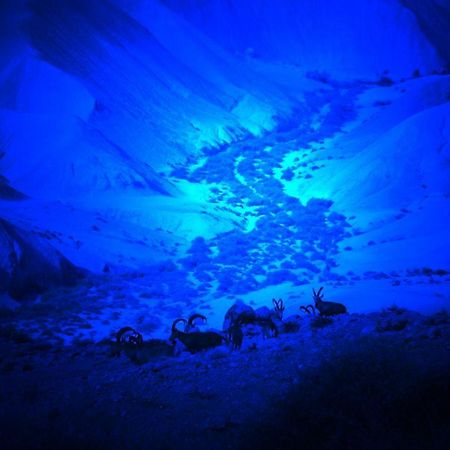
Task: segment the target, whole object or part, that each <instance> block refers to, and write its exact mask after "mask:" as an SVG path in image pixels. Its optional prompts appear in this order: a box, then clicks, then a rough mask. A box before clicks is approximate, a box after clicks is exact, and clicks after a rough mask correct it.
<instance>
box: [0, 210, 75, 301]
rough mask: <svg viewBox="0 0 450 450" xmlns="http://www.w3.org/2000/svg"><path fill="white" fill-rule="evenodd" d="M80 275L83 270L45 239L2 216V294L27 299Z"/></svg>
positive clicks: (0, 254)
mask: <svg viewBox="0 0 450 450" xmlns="http://www.w3.org/2000/svg"><path fill="white" fill-rule="evenodd" d="M81 276H82V272H81V270H80V269H78V268H77V267H76V266H74V265H73V264H72V263H71V262H70V261H69V260H68V259H67V258H65V257H64V256H63V255H62V254H61V253H60V252H58V251H57V250H55V249H54V248H53V247H52V246H51V245H50V244H49V243H48V242H46V241H45V240H44V239H43V238H40V237H39V236H36V235H33V234H32V233H31V232H27V231H25V230H22V229H20V228H18V227H16V226H14V225H13V224H11V223H10V222H8V221H6V220H4V219H1V218H0V293H2V292H3V293H5V292H7V293H8V294H9V295H10V296H11V298H13V299H16V300H25V299H28V298H32V297H34V296H36V295H38V294H41V293H43V292H44V291H45V290H47V289H48V288H50V287H54V286H59V285H67V284H72V283H75V282H76V281H77V280H78V279H79V278H80V277H81Z"/></svg>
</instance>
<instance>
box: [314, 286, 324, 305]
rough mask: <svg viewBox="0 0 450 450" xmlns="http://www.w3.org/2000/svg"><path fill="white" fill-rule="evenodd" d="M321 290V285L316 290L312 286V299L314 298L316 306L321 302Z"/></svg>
mask: <svg viewBox="0 0 450 450" xmlns="http://www.w3.org/2000/svg"><path fill="white" fill-rule="evenodd" d="M322 291H323V286H322V287H321V288H320V289H319V290H318V291H317V292H316V290H315V289H314V288H313V299H314V304H315V305H316V307H317V305H318V304H319V303H320V302H323V294H322Z"/></svg>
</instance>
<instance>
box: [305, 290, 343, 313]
mask: <svg viewBox="0 0 450 450" xmlns="http://www.w3.org/2000/svg"><path fill="white" fill-rule="evenodd" d="M322 291H323V287H321V288H320V289H319V290H318V291H317V292H316V291H315V290H314V288H313V298H314V304H315V305H316V309H317V310H318V311H319V314H320V315H321V316H336V315H338V314H345V313H346V312H347V308H346V307H345V305H343V304H342V303H336V302H326V301H324V300H323V294H322Z"/></svg>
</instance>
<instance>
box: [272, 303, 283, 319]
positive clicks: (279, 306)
mask: <svg viewBox="0 0 450 450" xmlns="http://www.w3.org/2000/svg"><path fill="white" fill-rule="evenodd" d="M272 303H273V310H274V312H275V315H276V316H277V317H278V319H280V320H283V313H284V310H285V307H284V302H283V300H282V299H281V298H280V299H279V300H275V299H274V298H273V299H272Z"/></svg>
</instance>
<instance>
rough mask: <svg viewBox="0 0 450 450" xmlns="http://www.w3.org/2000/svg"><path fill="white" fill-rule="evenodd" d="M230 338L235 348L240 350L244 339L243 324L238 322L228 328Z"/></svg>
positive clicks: (232, 346)
mask: <svg viewBox="0 0 450 450" xmlns="http://www.w3.org/2000/svg"><path fill="white" fill-rule="evenodd" d="M228 339H229V341H230V343H231V348H232V349H233V350H239V349H240V348H241V346H242V341H243V340H244V333H243V331H242V327H241V324H240V323H238V322H236V323H234V324H233V325H232V326H231V327H230V328H229V329H228Z"/></svg>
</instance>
